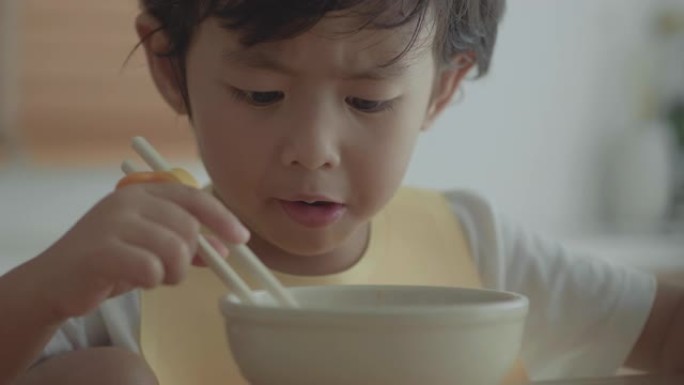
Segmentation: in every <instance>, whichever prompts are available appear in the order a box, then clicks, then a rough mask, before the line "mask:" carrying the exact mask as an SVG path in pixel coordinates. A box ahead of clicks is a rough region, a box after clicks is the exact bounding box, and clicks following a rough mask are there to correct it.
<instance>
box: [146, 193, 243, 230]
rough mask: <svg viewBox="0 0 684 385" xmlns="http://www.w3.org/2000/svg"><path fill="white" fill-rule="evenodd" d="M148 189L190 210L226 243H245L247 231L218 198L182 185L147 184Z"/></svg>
mask: <svg viewBox="0 0 684 385" xmlns="http://www.w3.org/2000/svg"><path fill="white" fill-rule="evenodd" d="M146 187H147V188H148V191H149V192H150V193H151V194H153V195H156V196H157V197H159V198H163V199H168V200H170V201H173V202H174V203H176V204H177V205H179V206H181V207H183V208H184V209H185V210H187V211H188V212H190V214H192V215H193V216H194V217H195V218H197V220H198V221H199V222H200V223H201V224H203V225H204V226H206V227H207V228H208V229H209V230H211V231H212V232H213V233H214V234H215V235H216V236H217V237H219V238H221V239H222V240H224V241H225V242H228V243H235V244H239V243H245V242H247V240H248V239H249V231H248V230H247V228H246V227H245V226H244V225H243V224H242V223H241V222H240V220H239V219H237V217H236V216H235V215H234V214H233V213H231V212H230V211H229V210H228V209H227V208H226V207H225V206H224V205H223V203H221V202H220V201H219V200H218V199H216V198H215V197H214V196H212V195H211V194H208V193H206V192H203V191H201V190H198V189H195V188H191V187H188V186H183V185H180V184H179V185H174V186H173V188H169V187H171V186H168V185H165V186H161V185H149V186H146Z"/></svg>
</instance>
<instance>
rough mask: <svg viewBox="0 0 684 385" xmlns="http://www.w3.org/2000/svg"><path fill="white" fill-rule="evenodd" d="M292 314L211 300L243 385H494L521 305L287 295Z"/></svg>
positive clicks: (390, 293)
mask: <svg viewBox="0 0 684 385" xmlns="http://www.w3.org/2000/svg"><path fill="white" fill-rule="evenodd" d="M288 290H289V291H290V292H291V293H292V294H293V295H294V297H295V298H296V299H297V301H298V302H299V303H300V305H301V308H299V309H285V308H279V307H272V305H273V300H272V298H271V297H270V295H269V294H267V293H265V292H258V298H259V305H267V306H254V305H246V304H241V303H239V301H238V300H237V298H236V297H235V296H233V295H228V296H225V297H224V298H222V299H221V302H220V308H221V311H222V313H223V316H224V318H225V321H226V331H227V335H228V341H229V344H230V348H231V350H232V352H233V355H234V357H235V360H236V362H237V364H238V366H239V367H240V370H241V371H242V374H243V376H244V377H245V378H246V379H247V380H248V381H249V382H250V383H251V384H252V385H274V384H277V385H337V384H339V385H352V384H353V385H357V384H373V385H384V384H387V385H390V384H392V385H403V384H406V385H439V384H449V385H454V384H460V385H494V384H498V383H499V382H500V381H501V380H502V378H503V377H504V376H505V374H506V373H507V372H508V370H509V369H510V368H511V367H512V365H513V363H514V362H515V360H516V358H517V355H518V353H519V351H520V345H521V340H522V334H523V328H524V323H525V318H526V316H527V308H528V301H527V298H525V297H524V296H522V295H519V294H514V293H508V292H499V291H492V290H478V289H463V288H449V287H424V286H314V287H300V288H290V289H288Z"/></svg>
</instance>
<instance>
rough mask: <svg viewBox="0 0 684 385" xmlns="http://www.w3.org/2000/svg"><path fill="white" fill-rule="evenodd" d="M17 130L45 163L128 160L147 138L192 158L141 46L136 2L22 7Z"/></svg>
mask: <svg viewBox="0 0 684 385" xmlns="http://www.w3.org/2000/svg"><path fill="white" fill-rule="evenodd" d="M22 5H23V9H22V22H23V24H22V32H21V40H20V41H21V73H20V91H21V93H20V95H19V97H20V106H19V117H18V120H19V126H20V130H21V133H22V139H23V140H24V142H25V143H26V145H27V146H28V152H29V154H30V156H31V157H32V158H33V159H35V160H37V161H39V162H55V161H61V162H68V163H83V162H87V163H91V162H100V161H106V162H111V161H118V160H120V159H122V158H123V157H124V156H127V157H130V156H131V151H130V150H129V148H128V142H129V138H130V137H131V136H133V135H145V136H146V137H148V138H149V139H150V140H151V141H152V142H153V143H154V144H155V146H157V147H159V148H160V150H162V151H163V152H164V153H165V154H170V155H171V156H182V157H187V156H190V155H191V154H192V153H193V152H194V146H193V144H192V138H191V132H190V128H189V127H188V124H187V123H186V119H185V118H184V117H179V116H176V115H175V114H174V113H173V112H172V110H171V109H170V108H169V107H168V106H166V104H164V102H163V100H162V99H161V97H160V96H159V95H158V94H157V91H156V90H155V88H154V85H153V83H152V81H151V79H150V77H149V75H148V70H147V66H146V64H145V62H144V54H143V52H142V50H138V51H136V53H135V54H134V56H133V57H132V59H131V60H130V61H129V62H128V63H125V61H126V58H127V56H128V55H129V53H130V52H131V51H132V50H133V49H134V47H135V46H136V44H137V42H138V40H137V36H136V34H135V31H134V27H133V23H134V20H135V17H136V15H137V13H138V5H137V0H114V1H102V0H100V1H93V0H59V1H46V0H23V1H22Z"/></svg>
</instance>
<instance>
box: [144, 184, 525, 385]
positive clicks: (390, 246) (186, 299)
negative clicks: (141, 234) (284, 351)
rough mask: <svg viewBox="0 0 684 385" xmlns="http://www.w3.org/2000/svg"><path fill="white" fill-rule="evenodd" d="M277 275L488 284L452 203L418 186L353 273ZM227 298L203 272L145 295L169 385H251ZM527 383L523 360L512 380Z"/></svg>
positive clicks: (149, 351) (386, 214) (380, 224)
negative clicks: (232, 339)
mask: <svg viewBox="0 0 684 385" xmlns="http://www.w3.org/2000/svg"><path fill="white" fill-rule="evenodd" d="M233 266H236V265H235V264H233ZM274 274H275V275H276V277H277V278H278V279H279V280H280V281H281V282H282V283H283V284H284V285H286V286H310V285H331V284H349V285H353V284H395V285H396V284H400V285H432V286H460V287H474V288H479V287H482V284H481V282H480V278H479V274H478V272H477V270H476V269H475V266H474V264H473V262H472V258H471V255H470V251H469V248H468V244H467V241H466V239H465V236H464V234H463V230H462V228H461V225H460V223H459V222H458V221H457V220H456V219H455V217H454V215H453V213H452V210H451V209H450V207H449V203H448V201H447V200H446V199H445V198H444V197H443V196H442V195H441V194H439V193H437V192H432V191H428V190H419V189H410V188H403V189H400V190H399V192H398V193H397V195H396V196H395V198H394V199H393V200H392V201H391V202H390V203H389V205H388V206H387V207H386V208H385V209H384V210H383V211H382V212H381V213H380V214H379V215H378V216H377V217H376V218H375V219H374V220H373V222H372V223H371V236H370V242H369V245H368V248H367V250H366V252H365V254H364V255H363V257H362V258H361V259H360V260H359V262H358V263H356V265H354V266H353V267H351V268H350V269H348V270H346V271H344V272H341V273H338V274H332V275H326V276H316V277H303V276H293V275H288V274H282V273H278V272H274ZM241 275H242V276H243V277H245V275H243V274H241ZM248 281H249V280H248ZM250 284H251V283H250ZM225 293H226V289H225V286H223V284H222V283H221V282H220V281H219V280H218V279H217V278H216V277H215V276H214V274H213V273H212V272H211V271H209V270H208V269H200V268H194V269H192V270H191V272H190V274H189V276H188V278H187V279H186V280H185V281H184V282H183V283H182V284H181V285H179V286H174V287H163V288H159V289H155V290H151V291H144V292H142V296H141V326H140V345H141V349H142V352H143V355H144V356H145V358H146V360H147V362H148V363H149V364H150V366H151V367H152V369H153V370H154V371H155V373H156V375H157V377H158V379H159V383H160V384H161V385H190V384H202V385H244V384H247V382H246V381H245V380H244V379H243V378H242V376H241V375H240V372H239V370H238V368H237V366H236V365H235V363H234V361H233V358H232V355H231V353H230V349H229V348H228V344H227V342H226V337H225V334H224V326H223V319H222V316H221V314H220V312H219V310H218V298H219V297H221V296H222V295H224V294H225ZM525 379H526V375H525V372H524V370H523V369H522V366H521V365H520V364H519V363H518V365H517V367H516V368H515V369H514V371H513V373H512V375H511V376H509V379H508V380H507V382H506V383H513V382H523V381H525Z"/></svg>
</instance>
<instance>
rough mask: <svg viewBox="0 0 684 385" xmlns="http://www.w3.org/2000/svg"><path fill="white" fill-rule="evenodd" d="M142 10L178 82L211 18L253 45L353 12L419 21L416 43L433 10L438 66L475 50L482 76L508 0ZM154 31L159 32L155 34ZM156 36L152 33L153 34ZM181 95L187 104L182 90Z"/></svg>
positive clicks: (373, 23) (258, 1)
mask: <svg viewBox="0 0 684 385" xmlns="http://www.w3.org/2000/svg"><path fill="white" fill-rule="evenodd" d="M140 3H141V7H142V10H143V11H144V12H148V13H149V14H151V15H152V16H154V17H155V18H157V19H158V20H159V22H160V23H161V28H160V29H161V30H163V31H164V32H165V33H166V34H167V36H168V37H169V39H170V44H171V48H170V50H169V51H168V52H159V53H158V54H161V55H165V56H169V57H171V58H174V59H177V60H174V65H176V66H178V67H177V73H178V76H180V78H179V79H178V80H179V83H180V84H185V60H184V59H185V55H186V53H187V50H188V48H189V45H190V42H191V41H192V34H193V31H194V29H195V28H196V27H197V26H198V25H199V24H200V23H201V22H202V21H203V20H204V19H206V18H207V17H216V18H218V19H219V20H221V21H222V23H223V25H224V27H225V28H226V29H229V30H233V31H238V32H239V33H240V35H241V43H242V44H243V45H245V46H251V45H255V44H258V43H263V42H267V41H276V40H283V39H287V38H292V37H296V36H297V35H299V34H301V33H304V32H306V31H307V30H309V29H310V28H312V27H313V26H314V25H315V24H316V23H317V22H318V21H320V20H321V19H322V18H323V17H325V16H326V15H327V14H328V13H331V12H339V11H345V12H350V13H352V12H353V15H354V16H358V17H359V19H360V20H361V25H362V27H361V28H378V29H391V28H396V27H399V26H402V25H405V24H408V23H410V22H416V28H415V30H414V32H413V35H412V39H411V41H410V42H409V44H408V45H407V46H406V48H405V49H404V51H403V52H401V53H400V55H399V56H398V57H397V58H396V59H398V58H399V57H401V56H402V55H403V54H405V53H406V52H408V51H409V50H410V49H411V47H412V46H413V44H414V43H415V41H416V38H417V36H418V33H419V32H420V30H421V28H422V26H423V25H424V21H425V19H426V15H427V14H428V11H429V10H430V7H431V6H432V7H433V9H432V10H433V14H434V15H435V17H434V26H435V28H436V34H435V41H434V47H433V50H434V54H435V57H436V59H437V60H438V64H439V65H442V66H446V65H449V64H451V61H452V59H453V58H454V56H455V55H457V54H459V53H464V52H471V53H472V54H473V56H474V59H475V64H476V65H477V69H478V77H479V76H483V75H484V74H486V73H487V71H488V69H489V66H490V62H491V57H492V51H493V49H494V44H495V42H496V35H497V30H498V24H499V21H500V19H501V16H502V14H503V10H504V3H505V0H140ZM155 32H156V31H155ZM153 33H154V32H153ZM396 59H395V60H396ZM182 88H183V89H182V91H183V92H184V95H183V97H184V98H185V101H186V104H188V107H189V103H188V98H187V93H186V90H185V89H184V87H182Z"/></svg>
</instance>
